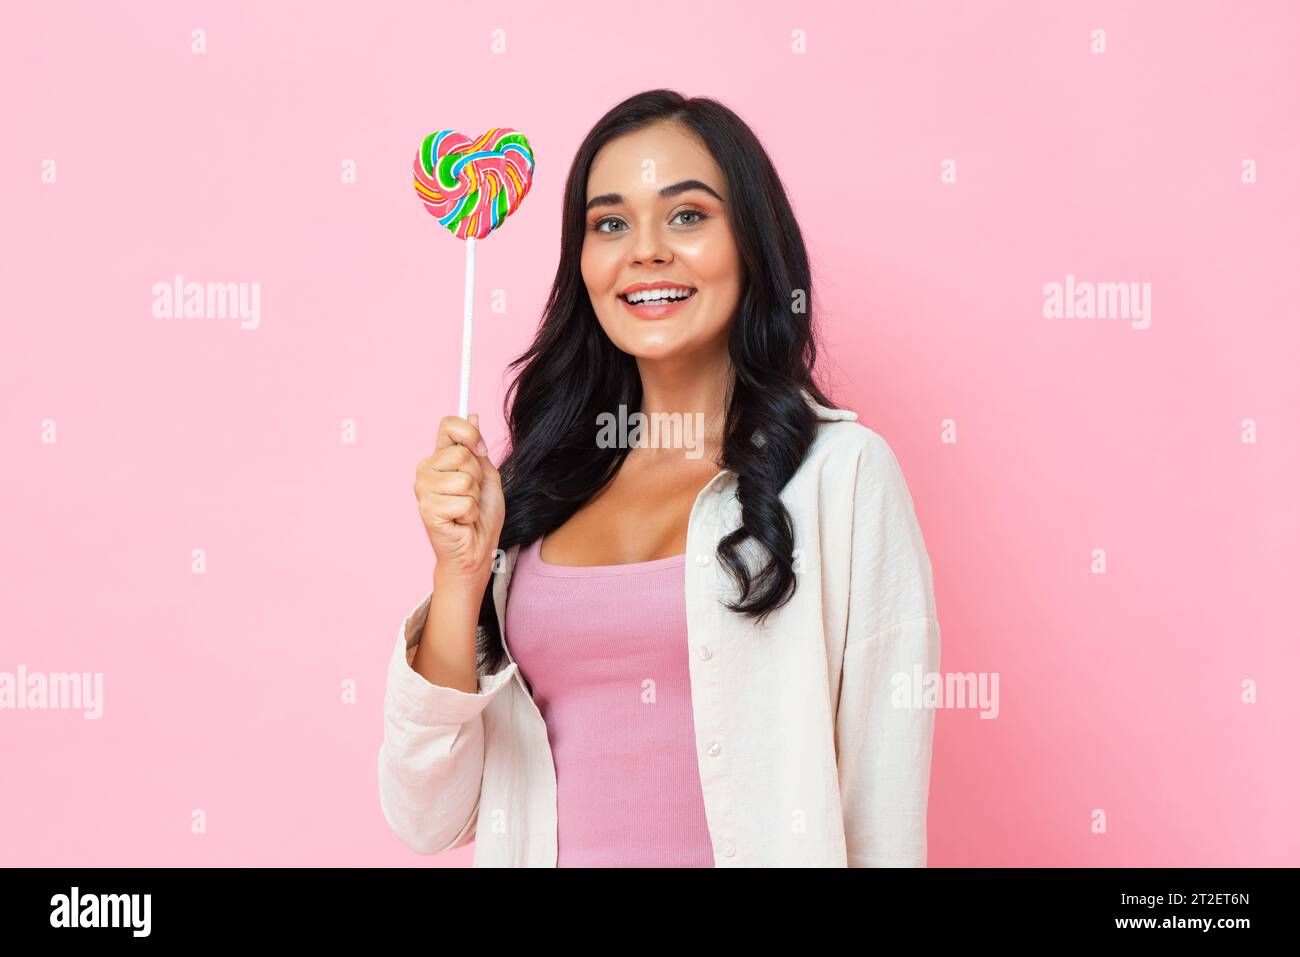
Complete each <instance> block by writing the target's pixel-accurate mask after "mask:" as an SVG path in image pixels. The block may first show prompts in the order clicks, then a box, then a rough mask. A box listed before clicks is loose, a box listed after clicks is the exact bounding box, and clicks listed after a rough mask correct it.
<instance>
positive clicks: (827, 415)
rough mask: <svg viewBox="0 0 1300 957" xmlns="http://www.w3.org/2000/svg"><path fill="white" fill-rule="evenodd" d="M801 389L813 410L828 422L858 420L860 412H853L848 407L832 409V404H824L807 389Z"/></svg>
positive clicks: (818, 416)
mask: <svg viewBox="0 0 1300 957" xmlns="http://www.w3.org/2000/svg"><path fill="white" fill-rule="evenodd" d="M800 391H801V392H802V393H803V397H804V400H805V401H806V402H807V403H808V405H809V406H811V407H812V410H813V411H814V412H816V413H817V418H819V419H824V420H825V421H827V422H855V421H857V418H858V414H857V413H856V412H852V411H850V410H848V409H832V408H831V407H830V406H825V405H822V404H821V403H820V402H818V401H817V400H816V399H814V398H813V397H812V395H811V394H810V393H809V392H808V390H807V389H800Z"/></svg>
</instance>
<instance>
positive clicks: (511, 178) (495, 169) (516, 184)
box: [415, 126, 533, 419]
mask: <svg viewBox="0 0 1300 957" xmlns="http://www.w3.org/2000/svg"><path fill="white" fill-rule="evenodd" d="M532 185H533V148H532V147H531V146H530V145H529V144H528V137H526V136H524V134H523V133H520V132H519V131H518V130H512V129H510V127H508V126H497V127H493V128H492V129H490V130H488V131H487V132H486V133H484V134H483V135H482V136H479V137H476V138H473V139H471V138H470V137H468V136H466V135H465V134H464V133H458V132H456V131H455V130H439V131H438V132H436V133H430V134H429V135H428V136H426V137H425V138H424V142H423V143H421V144H420V149H419V151H418V152H417V153H416V154H415V192H416V194H417V195H418V196H419V197H420V201H421V202H422V203H424V208H425V209H426V210H428V211H429V213H430V214H431V215H432V216H434V217H435V218H437V220H438V223H439V224H440V225H442V226H445V227H447V229H449V230H451V233H452V235H453V236H456V237H457V238H458V239H463V240H465V325H464V329H463V332H462V333H461V340H460V346H461V351H460V417H461V418H462V419H463V418H465V415H466V410H467V409H468V408H469V369H470V348H471V342H472V341H473V337H474V246H475V245H476V244H477V243H478V241H479V240H480V239H483V238H484V237H486V236H487V235H488V234H489V233H491V232H492V230H494V229H500V228H501V224H502V223H504V222H505V221H506V217H508V216H509V215H510V214H511V213H513V212H514V211H515V210H516V209H518V208H519V204H520V203H522V202H523V201H524V197H525V196H527V195H528V189H529V187H530V186H532Z"/></svg>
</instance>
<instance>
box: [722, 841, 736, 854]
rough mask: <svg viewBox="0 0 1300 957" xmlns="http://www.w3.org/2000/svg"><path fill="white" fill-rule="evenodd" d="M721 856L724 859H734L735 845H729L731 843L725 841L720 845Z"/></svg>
mask: <svg viewBox="0 0 1300 957" xmlns="http://www.w3.org/2000/svg"><path fill="white" fill-rule="evenodd" d="M722 854H723V856H724V857H735V856H736V845H735V844H733V843H731V841H727V842H726V843H724V844H723V845H722Z"/></svg>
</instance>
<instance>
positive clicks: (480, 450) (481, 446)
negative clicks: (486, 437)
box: [474, 439, 487, 455]
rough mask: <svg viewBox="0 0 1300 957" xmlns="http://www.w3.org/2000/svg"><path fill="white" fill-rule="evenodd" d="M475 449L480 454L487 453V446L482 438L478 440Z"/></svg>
mask: <svg viewBox="0 0 1300 957" xmlns="http://www.w3.org/2000/svg"><path fill="white" fill-rule="evenodd" d="M474 451H475V452H476V453H477V454H479V455H487V446H486V445H485V444H484V443H483V440H482V439H479V440H478V445H476V446H474Z"/></svg>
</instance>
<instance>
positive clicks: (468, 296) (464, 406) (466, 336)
mask: <svg viewBox="0 0 1300 957" xmlns="http://www.w3.org/2000/svg"><path fill="white" fill-rule="evenodd" d="M475 242H476V240H475V237H473V236H470V237H468V238H467V239H466V240H465V328H464V330H463V331H462V332H461V337H460V417H461V418H462V419H463V418H465V417H466V416H467V415H468V414H469V353H470V343H471V341H472V340H473V338H474V243H475Z"/></svg>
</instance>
